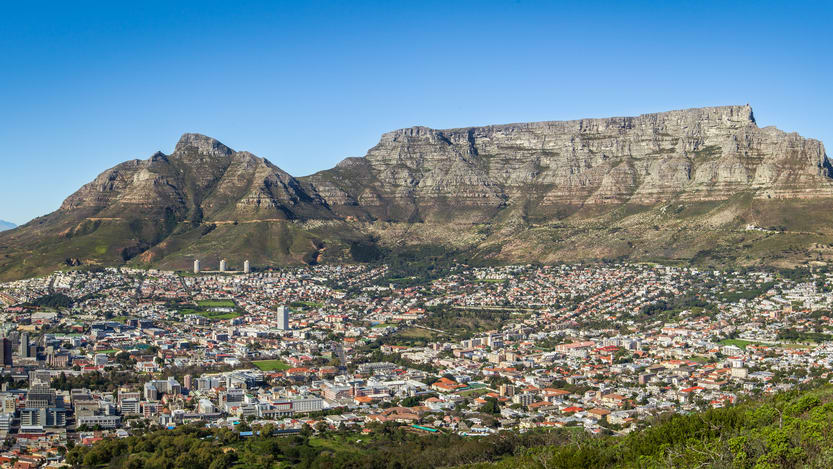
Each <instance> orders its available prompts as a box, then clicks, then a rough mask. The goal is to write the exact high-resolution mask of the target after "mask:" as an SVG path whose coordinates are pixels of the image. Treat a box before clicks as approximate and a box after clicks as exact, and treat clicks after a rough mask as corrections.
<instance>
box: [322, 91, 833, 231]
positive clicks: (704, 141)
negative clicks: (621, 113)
mask: <svg viewBox="0 0 833 469" xmlns="http://www.w3.org/2000/svg"><path fill="white" fill-rule="evenodd" d="M356 173H361V175H360V177H357V176H356ZM309 180H310V181H311V182H312V183H313V184H314V185H315V186H316V187H317V188H318V190H319V192H320V193H321V194H322V195H323V197H324V199H325V200H326V201H327V202H328V204H330V205H331V206H332V207H334V209H335V210H337V211H345V212H356V211H357V210H356V207H361V208H363V209H364V210H365V213H366V214H367V215H368V216H371V217H382V218H383V217H386V216H387V217H391V218H394V219H402V218H403V217H407V216H420V215H421V216H423V217H424V216H427V217H428V218H429V219H431V218H442V217H445V216H447V215H448V209H451V210H452V211H453V212H455V213H457V214H461V215H457V216H458V217H459V216H462V217H464V218H471V219H473V220H476V221H483V220H485V219H488V217H490V216H493V215H494V214H495V213H496V212H497V211H499V210H501V209H504V208H506V207H511V206H520V205H525V206H526V207H527V210H531V211H532V212H538V213H540V214H542V215H546V214H547V213H550V214H554V213H556V212H557V209H558V208H559V207H563V206H565V205H566V206H586V205H599V204H621V203H634V204H642V205H651V204H655V203H658V202H662V201H667V200H670V199H676V198H680V199H683V200H691V201H703V200H722V199H727V198H729V197H731V196H732V195H733V194H735V193H738V192H741V191H744V192H745V191H751V192H753V193H754V194H755V197H758V198H805V197H828V196H830V195H833V183H832V181H833V180H831V167H830V163H829V162H828V161H827V158H826V155H825V151H824V147H823V146H822V144H821V142H819V141H817V140H812V139H805V138H802V137H800V136H799V135H797V134H787V133H785V132H782V131H779V130H777V129H775V128H772V127H768V128H763V129H761V128H758V126H757V125H756V124H755V119H754V117H753V114H752V109H751V108H750V107H749V106H725V107H713V108H701V109H688V110H682V111H671V112H663V113H658V114H646V115H642V116H639V117H621V118H608V119H582V120H576V121H566V122H537V123H527V124H508V125H496V126H488V127H470V128H463V129H450V130H434V129H429V128H425V127H412V128H409V129H401V130H397V131H395V132H390V133H387V134H385V135H383V136H382V139H381V141H380V142H379V144H378V145H376V146H375V147H373V148H372V149H371V150H370V151H369V152H368V154H367V156H366V157H365V158H364V159H358V160H357V159H350V160H346V161H345V162H344V163H342V164H341V165H339V166H338V167H336V168H334V169H332V170H329V171H325V172H323V173H319V174H316V175H314V176H312V177H310V178H309ZM357 181H360V182H359V183H357ZM435 208H439V209H440V210H435Z"/></svg>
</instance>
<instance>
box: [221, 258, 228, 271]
mask: <svg viewBox="0 0 833 469" xmlns="http://www.w3.org/2000/svg"><path fill="white" fill-rule="evenodd" d="M226 267H227V266H226V260H225V259H223V260H221V261H220V272H225V271H226Z"/></svg>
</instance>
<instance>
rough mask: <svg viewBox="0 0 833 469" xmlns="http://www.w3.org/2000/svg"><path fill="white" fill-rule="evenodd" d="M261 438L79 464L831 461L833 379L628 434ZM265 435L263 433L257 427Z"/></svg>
mask: <svg viewBox="0 0 833 469" xmlns="http://www.w3.org/2000/svg"><path fill="white" fill-rule="evenodd" d="M254 430H255V436H250V437H247V438H245V437H241V436H240V435H239V434H238V433H236V432H233V431H230V430H216V429H215V430H210V429H205V428H200V427H197V426H192V425H188V426H182V427H179V428H177V429H175V430H158V431H153V432H149V433H146V434H144V435H140V436H132V437H129V438H124V439H107V440H104V441H101V442H99V443H97V444H95V445H94V446H93V447H91V448H88V447H75V448H73V449H72V450H71V451H70V452H69V453H68V455H67V462H68V463H70V464H71V465H73V466H75V467H110V468H213V469H219V468H284V467H298V468H342V467H344V468H434V467H457V466H465V467H469V468H478V469H479V468H507V469H508V468H619V467H623V468H665V467H668V468H671V467H674V468H705V467H709V468H727V469H728V468H756V469H758V468H761V469H763V468H830V467H833V386H830V385H825V386H822V387H819V388H815V389H812V390H809V391H800V392H799V391H793V392H789V393H784V394H779V395H776V396H773V397H768V398H765V399H762V400H754V401H747V402H744V403H741V404H738V405H735V406H730V407H726V408H720V409H713V410H709V411H707V412H704V413H697V414H690V415H666V416H662V417H660V418H658V419H657V420H656V421H655V422H652V423H651V425H648V426H646V427H645V428H644V429H642V430H640V431H637V432H634V433H631V434H629V435H627V436H603V437H592V436H589V435H586V434H585V433H584V432H581V431H570V430H556V431H552V432H546V433H542V432H529V433H526V434H514V433H508V432H507V433H500V434H497V435H491V436H488V437H483V438H470V437H469V438H465V437H460V436H457V435H451V434H439V435H423V434H417V433H414V432H411V431H408V430H407V429H406V428H405V427H394V426H391V425H386V426H381V425H380V426H374V427H373V430H374V432H373V433H372V434H371V435H361V434H357V433H351V432H346V431H335V430H324V431H322V432H319V433H316V434H313V433H312V431H311V429H306V431H304V432H302V434H301V435H293V436H268V435H270V434H271V433H272V428H270V427H268V426H267V427H263V428H255V429H254ZM258 430H260V435H261V436H257V431H258Z"/></svg>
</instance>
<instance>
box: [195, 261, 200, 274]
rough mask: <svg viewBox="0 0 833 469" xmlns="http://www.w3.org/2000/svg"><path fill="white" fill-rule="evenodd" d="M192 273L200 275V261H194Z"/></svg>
mask: <svg viewBox="0 0 833 469" xmlns="http://www.w3.org/2000/svg"><path fill="white" fill-rule="evenodd" d="M194 273H195V274H198V273H200V260H199V259H194Z"/></svg>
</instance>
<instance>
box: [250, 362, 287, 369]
mask: <svg viewBox="0 0 833 469" xmlns="http://www.w3.org/2000/svg"><path fill="white" fill-rule="evenodd" d="M252 364H253V365H254V366H256V367H258V369H260V370H261V371H283V370H288V369H289V368H290V366H289V364H287V363H286V362H285V361H283V360H256V361H253V362H252Z"/></svg>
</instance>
